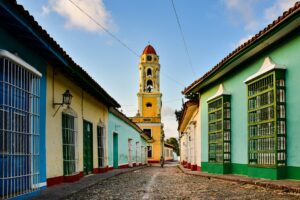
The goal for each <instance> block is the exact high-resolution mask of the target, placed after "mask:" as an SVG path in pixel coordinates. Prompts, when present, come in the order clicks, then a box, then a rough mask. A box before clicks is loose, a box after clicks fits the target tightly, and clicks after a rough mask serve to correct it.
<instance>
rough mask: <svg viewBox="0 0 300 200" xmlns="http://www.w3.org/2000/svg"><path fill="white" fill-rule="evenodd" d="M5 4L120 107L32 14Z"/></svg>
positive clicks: (6, 0) (12, 2)
mask: <svg viewBox="0 0 300 200" xmlns="http://www.w3.org/2000/svg"><path fill="white" fill-rule="evenodd" d="M4 4H6V5H9V6H10V7H11V8H12V9H13V10H14V11H15V12H17V13H18V14H19V15H20V16H22V17H23V18H24V19H25V21H26V23H28V25H29V26H30V28H32V30H34V31H35V32H36V33H37V34H39V36H40V37H41V38H43V40H45V41H46V42H47V43H48V44H49V46H51V47H52V48H53V49H54V50H55V51H57V52H58V53H59V54H60V55H62V56H63V57H64V59H65V60H66V61H67V62H68V63H69V65H70V66H71V67H72V68H73V69H74V70H75V71H78V72H79V74H80V76H82V77H84V79H85V80H86V81H87V82H88V84H89V85H90V86H91V88H93V89H94V90H95V91H97V93H98V94H101V96H102V97H99V98H100V99H101V98H105V100H106V101H108V102H109V103H110V104H111V106H114V107H120V105H119V103H118V102H117V101H116V100H115V99H113V98H112V97H111V96H110V95H109V94H108V93H107V92H106V91H105V90H104V89H103V88H102V87H101V86H100V85H99V84H98V83H97V82H96V81H95V80H94V79H93V78H92V77H91V76H90V75H89V74H88V73H87V72H86V71H85V70H84V69H83V68H82V67H80V66H79V65H78V64H77V63H75V62H74V61H73V59H72V58H71V57H70V56H69V55H68V54H67V53H66V52H65V50H64V49H63V48H62V47H61V46H60V45H59V44H58V43H57V42H56V41H55V40H54V39H53V38H52V37H51V36H50V35H49V34H48V33H47V31H46V30H44V29H43V28H42V27H41V26H40V25H39V24H38V23H37V22H36V21H35V19H34V17H33V16H32V15H30V13H29V12H28V11H27V10H25V8H24V7H23V6H22V5H19V4H18V3H17V1H16V0H4Z"/></svg>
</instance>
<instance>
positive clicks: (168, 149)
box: [164, 143, 174, 161]
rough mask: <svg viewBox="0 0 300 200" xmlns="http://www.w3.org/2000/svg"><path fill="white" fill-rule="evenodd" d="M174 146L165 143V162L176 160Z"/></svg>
mask: <svg viewBox="0 0 300 200" xmlns="http://www.w3.org/2000/svg"><path fill="white" fill-rule="evenodd" d="M173 152H174V146H173V145H172V144H168V143H164V159H165V161H173V160H174V155H173Z"/></svg>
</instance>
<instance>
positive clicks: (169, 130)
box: [161, 106, 178, 139]
mask: <svg viewBox="0 0 300 200" xmlns="http://www.w3.org/2000/svg"><path fill="white" fill-rule="evenodd" d="M161 115H162V122H163V123H164V132H165V139H167V138H170V137H175V138H178V131H177V127H178V122H177V121H176V117H175V110H174V109H173V108H171V107H170V106H163V107H162V111H161Z"/></svg>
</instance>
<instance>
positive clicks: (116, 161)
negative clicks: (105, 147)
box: [113, 132, 119, 169]
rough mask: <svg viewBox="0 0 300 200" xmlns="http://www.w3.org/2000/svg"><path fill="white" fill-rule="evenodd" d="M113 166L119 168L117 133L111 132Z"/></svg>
mask: <svg viewBox="0 0 300 200" xmlns="http://www.w3.org/2000/svg"><path fill="white" fill-rule="evenodd" d="M113 168H115V169H118V168H119V134H118V133H117V132H113Z"/></svg>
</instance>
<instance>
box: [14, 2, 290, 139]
mask: <svg viewBox="0 0 300 200" xmlns="http://www.w3.org/2000/svg"><path fill="white" fill-rule="evenodd" d="M17 1H18V3H20V4H21V5H23V6H24V7H25V9H27V10H28V11H29V12H30V13H31V15H33V16H34V18H35V19H36V20H37V21H38V23H39V24H40V25H41V26H42V27H43V28H44V29H45V30H46V31H47V32H48V33H49V34H50V35H51V36H52V37H53V38H54V39H55V40H56V41H57V42H58V43H59V44H60V45H61V47H62V48H63V49H65V50H66V51H67V53H68V54H69V55H70V56H71V57H72V58H73V60H74V61H75V62H77V63H78V64H79V65H81V66H82V67H83V68H84V69H85V70H86V71H87V72H88V73H89V74H90V75H91V76H92V77H93V78H94V79H95V80H96V81H97V82H98V83H99V84H100V85H101V86H102V87H103V88H104V89H105V90H106V91H107V92H108V93H109V94H110V95H111V96H112V97H114V98H115V99H116V100H117V101H118V102H119V103H120V104H121V105H122V108H121V109H122V110H123V112H124V113H125V114H127V116H133V115H135V114H136V112H137V96H136V94H137V91H138V63H139V58H138V57H137V56H136V55H135V54H133V53H132V52H130V51H129V50H128V49H126V48H124V47H123V46H122V45H121V44H120V43H118V42H117V41H116V40H114V39H113V38H112V37H111V36H110V35H108V34H107V33H105V32H104V31H103V30H101V29H100V28H99V27H98V26H97V25H96V24H95V23H94V22H92V21H91V20H90V19H88V18H87V17H86V16H85V15H83V14H82V13H81V12H80V11H79V10H78V9H77V8H76V7H75V6H74V5H72V4H71V3H70V2H69V0H17ZM73 1H74V2H75V3H77V4H78V5H79V6H80V7H81V8H82V9H84V10H85V11H86V12H88V13H89V14H90V15H91V16H92V17H93V18H95V19H96V20H97V21H98V22H99V23H100V24H101V25H102V26H104V27H105V28H106V29H107V30H109V31H110V32H112V33H113V34H114V35H116V36H117V37H118V38H119V39H120V40H121V41H122V42H124V43H125V44H126V45H128V46H129V47H130V48H131V49H132V50H133V51H134V52H136V53H137V54H138V55H140V54H141V53H142V51H143V49H144V47H145V46H146V45H147V44H148V42H150V43H151V45H153V46H154V48H155V49H156V52H157V54H158V55H159V56H160V64H161V77H160V78H161V91H162V93H163V111H162V121H163V123H164V125H165V133H166V136H167V138H168V137H171V136H175V137H177V136H178V134H177V122H176V120H175V115H174V111H175V109H177V110H178V109H180V108H181V104H182V103H181V102H182V101H181V99H182V98H183V96H182V95H181V91H182V90H183V89H184V87H186V86H188V85H189V84H191V83H192V82H193V81H194V80H195V79H196V78H199V77H201V76H202V75H203V74H204V73H205V72H206V71H208V70H209V69H211V68H212V67H213V66H214V65H216V64H217V63H218V62H219V61H220V60H221V59H222V58H224V57H225V56H226V55H227V54H229V53H230V52H231V51H233V50H234V49H235V48H236V47H237V46H238V44H240V43H241V42H243V41H246V39H248V38H249V37H251V36H252V35H254V34H255V33H257V32H258V31H259V30H260V29H262V28H264V27H265V26H266V25H267V24H268V23H270V22H271V21H273V20H274V19H275V18H276V17H278V16H279V15H281V14H282V12H283V11H285V10H287V9H288V8H289V7H291V6H293V4H294V3H295V2H296V0H247V1H244V0H174V4H175V7H176V9H177V13H178V16H179V20H180V23H181V26H182V30H183V33H184V36H185V40H186V43H187V47H188V51H189V54H190V58H191V61H192V67H191V66H190V65H189V61H188V57H187V55H186V52H185V49H184V45H183V41H182V38H181V36H180V32H179V29H178V25H177V22H176V18H175V14H174V11H173V8H172V3H171V0H151V1H146V0H127V1H125V0H110V1H109V0H73ZM192 68H193V70H192ZM193 71H194V72H195V73H193Z"/></svg>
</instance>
